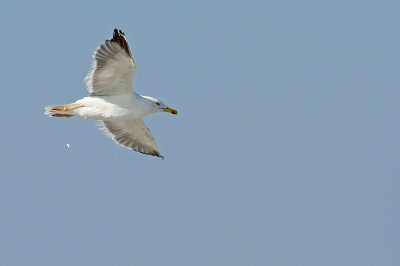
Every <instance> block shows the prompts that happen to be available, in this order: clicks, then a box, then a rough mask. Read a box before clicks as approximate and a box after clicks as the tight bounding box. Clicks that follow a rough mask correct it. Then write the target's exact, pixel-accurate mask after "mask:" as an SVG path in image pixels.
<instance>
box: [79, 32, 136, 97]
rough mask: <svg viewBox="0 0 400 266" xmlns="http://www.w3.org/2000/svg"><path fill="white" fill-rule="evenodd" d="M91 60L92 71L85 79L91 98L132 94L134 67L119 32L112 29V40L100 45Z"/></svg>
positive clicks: (123, 38) (124, 40)
mask: <svg viewBox="0 0 400 266" xmlns="http://www.w3.org/2000/svg"><path fill="white" fill-rule="evenodd" d="M93 58H94V62H93V66H92V70H91V71H90V72H89V74H88V75H87V76H86V78H85V82H86V86H87V88H88V90H89V92H90V95H91V96H106V95H121V94H128V93H132V78H133V76H134V75H135V73H136V65H135V63H134V61H133V58H132V54H131V51H130V49H129V46H128V42H127V41H126V39H125V34H124V33H123V32H122V31H121V30H119V31H118V30H117V29H114V34H113V38H112V39H111V40H106V41H105V42H104V43H102V44H101V45H100V46H99V47H98V48H97V50H96V52H95V53H94V55H93Z"/></svg>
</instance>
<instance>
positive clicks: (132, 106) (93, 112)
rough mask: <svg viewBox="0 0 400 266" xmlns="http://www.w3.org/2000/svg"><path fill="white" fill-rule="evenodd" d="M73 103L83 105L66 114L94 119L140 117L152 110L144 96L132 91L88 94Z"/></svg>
mask: <svg viewBox="0 0 400 266" xmlns="http://www.w3.org/2000/svg"><path fill="white" fill-rule="evenodd" d="M73 105H82V106H83V107H80V108H76V109H73V110H71V111H68V114H72V115H75V116H79V117H82V118H87V119H94V120H104V121H107V120H113V119H141V118H142V117H144V116H146V115H148V114H150V113H152V112H154V109H153V108H152V105H151V103H149V101H148V100H147V99H146V98H143V97H142V96H140V95H137V94H134V93H133V92H132V93H130V94H126V95H113V96H89V97H85V98H82V99H80V100H78V101H76V102H75V103H73Z"/></svg>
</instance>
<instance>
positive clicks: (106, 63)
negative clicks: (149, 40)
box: [45, 29, 178, 159]
mask: <svg viewBox="0 0 400 266" xmlns="http://www.w3.org/2000/svg"><path fill="white" fill-rule="evenodd" d="M93 58H94V61H93V66H92V69H91V71H90V72H89V74H88V75H87V76H86V78H85V82H86V87H87V89H88V91H89V93H90V95H89V96H88V97H84V98H82V99H80V100H77V101H76V102H74V103H71V104H63V105H54V106H46V107H45V114H46V115H49V116H53V117H71V116H78V117H82V118H88V119H94V120H99V121H100V122H101V124H102V125H103V127H102V128H101V129H102V130H104V131H105V132H106V133H107V135H108V136H109V137H111V138H112V139H113V140H114V141H115V142H116V143H118V144H119V145H121V146H125V147H127V148H130V149H133V150H135V151H138V152H140V153H143V154H148V155H153V156H157V157H160V158H163V159H164V157H163V156H161V154H160V152H159V151H158V148H157V144H156V142H155V140H154V137H153V135H152V134H151V132H150V130H149V129H148V128H147V127H146V125H145V124H144V122H143V120H142V118H143V117H144V116H146V115H148V114H151V113H156V112H168V113H171V114H175V115H176V114H178V112H177V111H176V110H175V109H173V108H171V107H168V106H166V105H165V104H164V103H163V102H161V101H160V100H158V99H156V98H153V97H150V96H142V95H139V94H137V93H135V92H133V91H132V78H133V76H134V75H135V73H136V65H135V62H134V60H133V58H132V53H131V51H130V49H129V46H128V42H127V41H126V38H125V34H124V33H123V32H122V31H121V30H117V29H114V33H113V38H112V39H111V40H106V41H105V42H104V43H102V44H101V45H100V46H99V47H98V48H97V50H96V51H95V53H94V55H93Z"/></svg>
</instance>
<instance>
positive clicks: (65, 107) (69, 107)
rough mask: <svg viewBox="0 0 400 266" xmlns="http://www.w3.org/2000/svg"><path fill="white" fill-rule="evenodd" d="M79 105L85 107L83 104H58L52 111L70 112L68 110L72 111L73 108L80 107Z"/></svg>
mask: <svg viewBox="0 0 400 266" xmlns="http://www.w3.org/2000/svg"><path fill="white" fill-rule="evenodd" d="M79 107H83V105H82V104H75V105H57V106H54V107H53V108H51V111H52V112H68V111H71V110H73V109H76V108H79Z"/></svg>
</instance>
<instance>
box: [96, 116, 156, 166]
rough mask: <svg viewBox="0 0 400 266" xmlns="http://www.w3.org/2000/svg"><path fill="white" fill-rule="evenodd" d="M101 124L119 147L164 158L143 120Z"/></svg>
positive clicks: (114, 121)
mask: <svg viewBox="0 0 400 266" xmlns="http://www.w3.org/2000/svg"><path fill="white" fill-rule="evenodd" d="M101 122H102V124H103V126H104V127H103V128H102V130H104V131H105V132H106V133H107V135H108V136H109V137H111V138H112V139H113V140H114V141H115V142H116V143H118V144H119V145H121V146H124V147H127V148H130V149H133V150H135V151H138V152H141V153H144V154H149V155H153V156H157V157H161V158H164V157H163V156H161V154H160V152H159V151H158V148H157V144H156V142H155V140H154V137H153V135H152V134H151V132H150V130H149V129H148V128H147V127H146V125H145V124H144V122H143V120H142V119H118V120H113V121H101Z"/></svg>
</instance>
